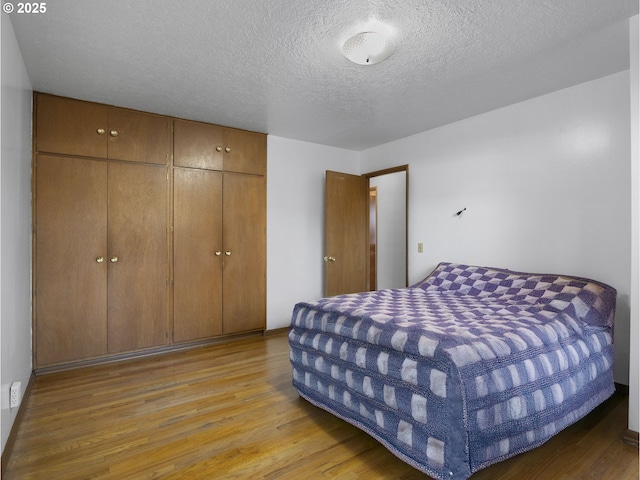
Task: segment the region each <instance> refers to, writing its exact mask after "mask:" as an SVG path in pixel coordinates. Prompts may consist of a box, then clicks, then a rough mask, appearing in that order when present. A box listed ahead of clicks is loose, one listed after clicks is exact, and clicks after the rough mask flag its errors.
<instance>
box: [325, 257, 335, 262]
mask: <svg viewBox="0 0 640 480" xmlns="http://www.w3.org/2000/svg"><path fill="white" fill-rule="evenodd" d="M324 261H325V262H335V261H336V259H335V258H334V257H324Z"/></svg>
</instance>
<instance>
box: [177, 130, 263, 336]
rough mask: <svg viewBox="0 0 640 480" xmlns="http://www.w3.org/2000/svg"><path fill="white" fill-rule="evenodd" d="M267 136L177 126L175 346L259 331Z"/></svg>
mask: <svg viewBox="0 0 640 480" xmlns="http://www.w3.org/2000/svg"><path fill="white" fill-rule="evenodd" d="M265 173H266V136H265V135H263V134H258V133H253V132H245V131H241V130H236V129H231V128H225V127H218V126H214V125H208V124H203V123H199V122H192V121H186V120H175V121H174V173H173V174H174V185H173V196H174V212H173V213H174V245H173V250H174V282H173V283H174V316H173V322H174V337H173V340H174V341H175V342H184V341H191V340H198V339H201V338H207V337H210V336H214V335H220V334H235V333H240V332H246V331H255V330H264V328H265V321H266V208H265V205H266V181H265V176H264V175H265Z"/></svg>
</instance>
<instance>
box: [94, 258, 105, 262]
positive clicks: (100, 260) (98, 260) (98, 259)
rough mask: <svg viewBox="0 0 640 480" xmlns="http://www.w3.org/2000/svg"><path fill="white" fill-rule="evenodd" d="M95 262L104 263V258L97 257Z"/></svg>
mask: <svg viewBox="0 0 640 480" xmlns="http://www.w3.org/2000/svg"><path fill="white" fill-rule="evenodd" d="M96 262H98V263H102V262H104V257H98V258H96Z"/></svg>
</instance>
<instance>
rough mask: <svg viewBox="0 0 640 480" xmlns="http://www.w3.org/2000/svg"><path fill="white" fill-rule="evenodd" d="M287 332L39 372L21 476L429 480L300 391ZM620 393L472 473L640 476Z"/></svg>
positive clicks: (16, 458) (15, 466)
mask: <svg viewBox="0 0 640 480" xmlns="http://www.w3.org/2000/svg"><path fill="white" fill-rule="evenodd" d="M290 375H291V368H290V365H289V356H288V346H287V339H286V335H283V334H280V335H274V336H267V337H258V338H252V339H248V340H243V341H240V342H236V343H231V344H227V345H217V346H213V347H206V348H201V349H197V350H192V351H187V352H176V353H171V354H167V355H163V356H158V357H149V358H145V359H139V360H131V361H128V362H124V363H119V364H111V365H102V366H97V367H90V368H86V369H83V370H76V371H70V372H62V373H55V374H48V375H43V376H39V377H37V378H36V381H35V384H34V386H33V389H32V392H31V395H30V397H29V398H28V400H27V402H28V403H27V405H26V410H25V414H24V418H23V421H22V422H21V424H20V426H19V430H18V433H17V438H16V442H15V446H14V449H13V453H12V454H11V456H10V457H9V462H8V465H7V469H6V472H5V475H4V478H5V479H6V480H14V479H21V480H22V479H47V480H52V479H65V480H71V479H89V478H91V479H93V478H100V479H118V480H122V479H152V478H154V479H155V478H162V479H187V478H191V479H209V478H211V479H252V480H258V479H265V480H266V479H268V480H272V479H278V480H279V479H295V480H300V479H325V478H334V479H347V480H349V479H363V478H364V479H371V480H375V479H403V480H409V479H425V480H426V479H428V478H429V477H427V476H426V475H424V474H422V473H420V472H418V471H417V470H415V469H413V468H412V467H410V466H408V465H407V464H405V463H403V462H402V461H400V460H398V459H397V458H396V457H394V456H393V455H392V454H391V453H389V452H388V451H387V450H386V449H385V448H384V447H382V446H381V445H380V444H379V443H378V442H376V441H375V440H373V439H372V438H371V437H369V436H368V435H366V434H365V433H362V432H361V431H359V430H358V429H356V428H355V427H352V426H351V425H349V424H347V423H345V422H343V421H341V420H339V419H337V418H335V417H333V416H332V415H330V414H328V413H326V412H324V411H323V410H321V409H319V408H316V407H314V406H312V405H311V404H309V403H307V402H306V401H304V400H302V399H301V398H300V397H299V396H298V395H297V393H296V391H295V390H294V389H293V387H292V386H291V379H290ZM627 408H628V399H627V397H626V396H624V395H616V396H614V397H612V398H611V399H610V400H608V401H607V402H605V403H604V404H603V405H601V406H600V407H599V408H598V409H596V410H595V411H594V412H592V413H591V414H590V415H589V416H588V417H587V418H585V419H583V420H582V421H580V422H578V423H577V424H575V425H573V426H571V427H569V428H568V429H566V430H565V431H563V432H562V433H561V434H559V435H558V436H556V437H554V438H553V439H552V440H550V441H549V442H547V443H546V444H545V445H543V446H542V447H540V448H538V449H536V450H533V451H531V452H528V453H525V454H522V455H519V456H518V457H516V458H513V459H510V460H507V461H505V462H502V463H500V464H497V465H493V466H491V467H489V468H487V469H485V470H482V471H480V472H478V473H477V474H475V475H474V476H473V477H472V479H473V480H480V479H483V480H488V479H492V480H497V479H505V480H506V479H527V480H530V479H540V480H542V479H554V480H568V479H598V480H606V479H616V480H627V479H637V478H638V449H637V448H635V447H632V446H629V445H627V444H625V443H623V441H622V436H623V435H624V433H625V431H626V428H627Z"/></svg>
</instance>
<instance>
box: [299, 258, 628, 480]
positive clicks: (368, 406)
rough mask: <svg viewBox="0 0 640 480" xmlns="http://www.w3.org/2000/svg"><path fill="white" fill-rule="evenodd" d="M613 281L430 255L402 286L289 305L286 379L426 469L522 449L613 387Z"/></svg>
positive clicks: (473, 464) (441, 469) (468, 467)
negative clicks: (433, 264) (426, 265)
mask: <svg viewBox="0 0 640 480" xmlns="http://www.w3.org/2000/svg"><path fill="white" fill-rule="evenodd" d="M615 299H616V291H615V289H613V288H612V287H610V286H608V285H605V284H602V283H599V282H595V281H593V280H588V279H583V278H577V277H568V276H561V275H538V274H528V273H521V272H512V271H509V270H501V269H495V268H484V267H473V266H466V265H458V264H451V263H441V264H440V265H438V267H437V268H436V269H435V270H434V271H433V272H432V273H431V274H430V275H429V276H428V277H427V278H426V279H424V280H423V281H422V282H420V283H418V284H416V285H413V286H412V287H409V288H405V289H394V290H380V291H376V292H365V293H359V294H349V295H340V296H336V297H330V298H323V299H321V300H318V301H316V302H312V303H299V304H297V305H296V306H295V308H294V311H293V317H292V327H291V330H290V332H289V344H290V358H291V363H292V366H293V385H294V386H295V388H296V389H297V390H298V391H299V393H300V394H301V396H302V397H304V398H305V399H307V400H308V401H310V402H311V403H313V404H315V405H317V406H320V407H322V408H324V409H326V410H327V411H329V412H331V413H333V414H335V415H337V416H338V417H340V418H342V419H344V420H346V421H348V422H350V423H352V424H354V425H356V426H357V427H359V428H361V429H362V430H364V431H366V432H368V433H369V434H370V435H372V436H373V437H375V438H376V439H378V440H379V441H380V442H381V443H383V444H384V445H385V446H386V447H387V448H388V449H389V450H390V451H391V452H393V453H394V454H395V455H397V456H398V457H400V458H401V459H403V460H404V461H406V462H407V463H409V464H410V465H412V466H414V467H415V468H417V469H418V470H421V471H423V472H425V473H427V474H428V475H431V476H432V477H435V478H439V479H465V478H467V477H469V476H470V475H471V474H473V473H474V472H476V471H478V470H480V469H482V468H484V467H487V466H488V465H490V464H493V463H496V462H498V461H501V460H504V459H506V458H508V457H511V456H513V455H516V454H518V453H521V452H524V451H527V450H530V449H532V448H534V447H536V446H538V445H540V444H542V443H543V442H545V441H546V440H548V439H549V438H550V437H551V436H553V435H554V434H556V433H557V432H559V431H560V430H562V429H564V428H565V427H567V426H568V425H570V424H572V423H574V422H575V421H577V420H578V419H580V418H582V417H584V416H585V415H586V414H587V413H589V412H590V411H591V410H592V409H593V408H595V407H596V406H597V405H599V404H600V403H601V402H603V401H604V400H605V399H607V398H608V397H609V396H610V395H611V394H612V393H613V391H614V383H613V331H612V329H613V319H614V314H615Z"/></svg>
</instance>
